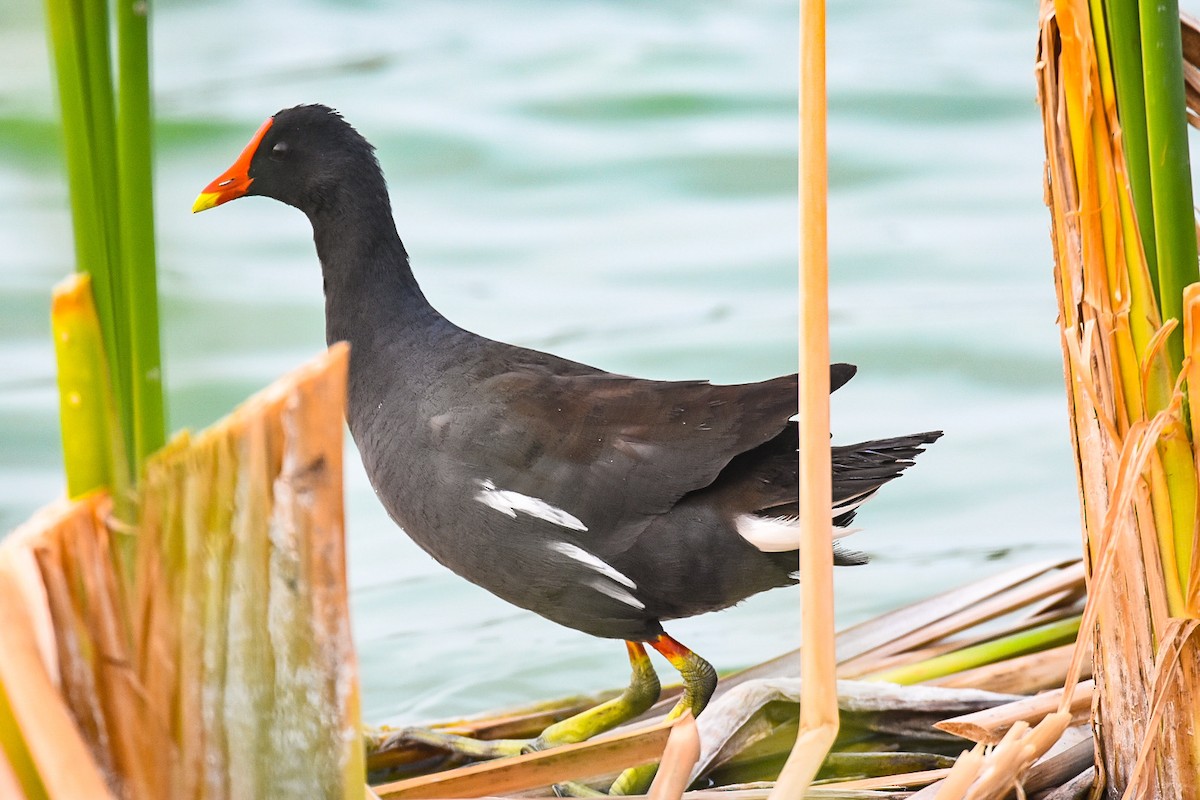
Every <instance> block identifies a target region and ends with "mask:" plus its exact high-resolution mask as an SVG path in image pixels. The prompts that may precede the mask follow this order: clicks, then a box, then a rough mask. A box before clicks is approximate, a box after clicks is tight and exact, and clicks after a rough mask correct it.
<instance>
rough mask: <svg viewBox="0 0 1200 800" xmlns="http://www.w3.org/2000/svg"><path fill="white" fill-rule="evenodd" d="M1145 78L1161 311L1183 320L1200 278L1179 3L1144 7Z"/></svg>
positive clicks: (1178, 357)
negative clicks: (1187, 291)
mask: <svg viewBox="0 0 1200 800" xmlns="http://www.w3.org/2000/svg"><path fill="white" fill-rule="evenodd" d="M1137 5H1138V14H1139V21H1140V23H1141V49H1142V75H1143V81H1144V83H1145V90H1146V142H1147V148H1148V154H1149V166H1150V191H1151V196H1152V197H1153V200H1154V241H1155V251H1156V253H1157V260H1158V289H1159V308H1160V309H1162V317H1163V319H1164V320H1167V319H1176V320H1179V321H1180V322H1182V321H1183V289H1184V287H1185V286H1187V285H1188V284H1190V283H1194V282H1196V280H1197V279H1200V269H1198V268H1197V264H1196V222H1195V216H1194V213H1193V211H1192V174H1191V162H1190V160H1189V157H1188V144H1187V118H1186V108H1187V105H1186V101H1185V94H1184V87H1183V48H1182V43H1181V36H1180V31H1179V3H1178V2H1177V0H1156V2H1146V3H1138V4H1137ZM1167 354H1168V356H1169V358H1170V361H1171V373H1172V375H1177V374H1178V373H1179V367H1180V365H1181V364H1182V362H1183V326H1182V325H1180V326H1179V327H1178V328H1176V329H1175V331H1174V332H1173V333H1172V334H1171V336H1170V338H1169V339H1168V341H1167Z"/></svg>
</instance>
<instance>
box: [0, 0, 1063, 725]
mask: <svg viewBox="0 0 1200 800" xmlns="http://www.w3.org/2000/svg"><path fill="white" fill-rule="evenodd" d="M795 6H796V4H795V3H794V2H777V1H776V0H756V1H755V0H747V1H746V2H730V0H675V1H674V2H656V3H636V2H591V3H562V2H553V1H552V0H542V1H541V2H535V1H534V0H520V2H495V0H492V2H478V1H477V2H458V3H444V2H442V3H437V2H432V0H424V1H416V2H414V1H411V0H410V2H405V3H387V2H382V1H380V2H367V1H366V0H362V1H360V2H350V1H347V2H341V3H334V2H320V1H319V0H310V1H309V2H304V3H298V4H291V5H287V6H282V5H281V4H279V3H273V2H266V0H242V1H241V2H237V3H233V2H212V3H204V4H195V3H183V2H179V1H178V0H176V1H175V2H164V3H159V4H157V5H156V8H157V11H158V13H157V17H156V20H155V26H156V27H155V48H156V58H155V69H156V82H157V97H158V111H159V114H160V124H159V128H158V131H157V132H158V175H157V178H158V182H157V198H156V200H157V206H158V213H159V218H158V233H159V241H160V244H161V270H162V274H161V284H162V292H163V313H164V323H163V324H164V336H165V351H166V353H167V358H168V365H167V382H168V388H169V402H170V414H171V420H172V425H173V426H174V427H182V426H189V427H199V426H203V425H205V424H207V423H209V422H211V421H213V420H214V419H216V418H217V417H218V416H220V415H221V414H222V413H223V412H224V411H225V410H227V409H228V408H230V407H231V406H232V405H233V404H234V403H236V402H237V401H238V400H240V399H241V398H243V397H245V396H247V395H248V394H250V393H251V392H253V391H254V390H255V389H257V388H259V387H261V386H262V385H264V384H266V383H267V382H269V381H270V380H271V379H272V378H273V377H275V376H277V375H278V374H280V373H282V372H284V371H286V370H287V369H288V368H290V367H292V366H294V365H296V364H297V363H299V362H300V361H302V360H303V359H305V358H307V357H308V356H310V355H312V354H313V353H314V352H316V351H317V350H318V349H319V348H320V347H321V346H322V345H323V324H322V301H321V284H320V278H319V269H318V265H317V262H316V257H315V254H314V252H313V249H312V244H311V238H310V231H309V229H308V226H307V222H306V221H305V220H304V218H303V217H302V215H300V214H298V213H297V212H295V211H293V210H292V209H289V208H286V207H284V206H281V205H279V204H276V203H272V202H270V201H266V200H262V199H253V200H245V201H242V202H239V203H236V204H233V205H230V206H227V207H224V208H222V209H218V210H216V211H213V212H210V213H207V214H204V215H201V216H199V217H193V216H192V215H191V214H190V213H189V210H190V205H191V202H192V200H193V198H194V197H195V195H196V193H197V191H198V190H199V189H200V188H201V187H202V186H204V185H205V184H206V183H207V182H208V181H209V180H210V179H211V178H212V177H214V176H215V175H217V174H218V173H219V172H221V171H222V170H223V169H224V168H225V167H226V166H227V165H228V164H229V163H230V162H231V161H232V160H233V158H234V156H235V155H236V154H237V153H238V152H239V151H240V149H241V148H242V146H243V145H244V144H245V142H246V140H247V139H248V138H249V136H250V134H251V133H252V132H253V131H254V130H255V128H256V127H257V126H258V125H259V123H260V122H261V121H262V119H263V118H265V117H266V116H268V115H269V114H271V113H273V112H274V111H276V110H277V109H279V108H281V107H284V106H288V105H292V104H295V103H299V102H324V103H327V104H330V105H333V106H336V107H338V108H340V109H341V110H342V111H343V112H344V113H345V114H346V116H347V118H348V119H350V120H351V121H352V122H353V123H354V124H355V125H356V126H357V127H358V128H359V129H360V130H361V131H362V132H363V133H364V135H366V136H367V137H368V138H369V139H371V140H372V141H373V142H374V143H375V144H376V145H377V146H378V148H379V156H380V160H381V161H382V163H383V166H384V168H385V171H386V172H387V175H388V178H389V180H390V183H391V188H392V198H393V205H394V207H395V212H396V217H397V221H398V223H399V226H400V232H401V236H402V237H403V238H404V240H405V242H406V244H407V246H408V248H409V250H410V252H411V253H412V256H413V259H414V264H415V269H416V272H417V276H418V278H419V279H420V280H421V282H422V284H423V286H424V288H425V290H426V293H427V294H428V295H429V296H430V298H431V299H432V301H433V302H434V304H435V305H437V306H438V307H439V308H440V309H441V310H442V311H443V312H444V313H446V314H447V315H448V316H450V317H451V318H452V319H454V320H455V321H456V322H458V323H460V324H462V325H464V326H466V327H469V328H472V329H474V330H477V331H479V332H481V333H484V334H487V335H489V336H493V337H496V338H500V339H504V340H507V341H511V342H516V343H520V344H523V345H528V346H532V347H537V348H541V349H552V350H554V351H556V352H558V353H560V354H562V355H565V356H568V357H571V358H575V359H579V360H582V361H585V362H589V363H593V364H596V365H598V366H602V367H605V368H608V369H612V370H615V371H619V372H626V373H634V374H640V375H644V376H650V377H658V378H699V377H706V378H711V379H713V380H714V381H721V382H729V381H741V380H751V379H757V378H765V377H769V376H772V375H776V374H781V373H784V372H788V371H792V370H794V363H795V356H796V351H795V347H796V346H795V338H794V337H795V322H796V319H795V318H796V300H795V287H796V278H795V262H796V201H795V196H796V177H795V174H796V155H795V151H796V112H795V106H796V101H795V93H796V85H797V79H796V69H797V34H796V27H797V18H796V14H797V12H796V8H795ZM40 14H41V4H40V3H39V2H38V0H9V2H8V3H6V5H5V10H4V11H3V12H2V13H0V152H2V154H3V155H2V157H0V203H2V207H3V212H0V319H3V320H4V323H3V326H0V409H2V416H0V530H7V529H9V528H11V527H12V526H13V525H15V524H17V523H18V522H20V521H21V520H22V519H24V518H25V517H26V516H27V515H28V514H29V513H30V512H32V511H33V510H34V509H35V508H36V507H38V506H39V505H40V504H42V503H44V502H46V501H48V500H49V499H51V498H53V497H54V496H55V495H56V494H57V493H58V492H59V491H60V490H61V484H62V480H61V478H60V474H59V452H58V451H59V443H58V438H57V437H58V434H57V429H56V419H57V412H56V405H55V404H56V397H55V393H54V387H53V372H52V366H53V365H52V357H51V347H50V341H49V335H48V323H47V320H46V316H47V307H48V297H49V290H50V287H51V285H52V284H53V283H54V282H55V281H57V280H58V279H59V278H61V277H62V276H63V275H64V274H65V272H67V271H68V270H69V269H70V268H71V250H70V232H69V219H68V216H67V207H66V197H65V186H64V179H63V173H62V168H61V165H60V162H59V151H58V147H59V145H58V141H57V138H56V136H57V134H56V132H55V128H54V124H53V119H54V112H53V104H52V95H51V83H50V77H49V73H48V68H47V66H46V65H47V58H46V54H45V48H44V36H43V33H42V30H41V18H40ZM829 24H830V31H829V55H830V63H829V83H830V101H829V102H830V148H831V198H830V217H831V218H830V226H831V229H830V247H831V257H832V274H831V297H830V302H831V311H832V331H831V335H832V346H833V352H834V355H835V357H836V358H838V359H840V360H845V361H851V362H854V363H857V364H858V365H859V366H860V373H859V375H858V377H857V378H855V380H854V381H853V382H852V383H851V384H850V385H849V386H847V387H846V388H845V389H843V390H842V391H840V392H839V393H838V394H837V396H836V397H835V401H834V404H833V424H834V430H835V437H836V439H837V440H839V441H843V442H844V441H850V440H853V439H855V438H856V437H861V438H867V437H875V436H882V435H889V434H897V433H904V432H909V431H915V430H926V429H930V428H943V429H945V431H946V437H945V438H944V439H943V440H942V441H941V442H939V443H938V444H937V445H936V446H935V447H934V449H933V450H932V451H931V452H930V453H928V454H927V455H926V456H924V457H922V459H921V461H920V464H919V465H918V466H917V468H916V469H914V470H913V471H912V473H911V474H909V475H908V476H907V477H905V478H904V479H903V480H902V481H901V482H900V483H899V484H896V485H893V486H891V487H889V488H888V490H887V491H886V492H885V494H884V496H881V497H879V498H877V499H876V500H874V501H872V503H871V504H870V505H869V506H868V508H867V509H866V510H865V511H864V512H863V513H862V515H861V516H860V523H861V525H862V526H863V527H864V528H865V530H864V531H863V532H862V533H861V534H859V535H858V536H857V537H856V542H855V546H857V547H860V548H862V549H865V550H867V551H869V552H870V553H871V554H872V557H873V563H872V564H871V565H870V566H867V567H862V568H857V569H851V570H842V571H840V572H839V573H838V585H837V586H838V614H839V617H840V619H841V620H842V621H843V622H851V621H854V620H857V619H861V618H863V617H864V616H866V615H869V614H873V613H877V612H879V611H881V610H884V609H886V608H889V607H892V606H894V605H896V604H898V603H901V602H904V601H907V600H911V599H914V598H916V597H919V596H924V595H926V594H929V593H930V592H933V591H935V590H937V589H940V588H943V587H948V586H951V585H956V584H959V583H962V582H964V581H967V580H969V579H972V578H975V577H978V576H981V575H984V574H988V573H991V572H994V571H998V570H1000V569H1002V568H1004V567H1005V566H1009V565H1011V564H1015V563H1020V562H1025V561H1029V560H1033V559H1040V558H1045V557H1054V556H1063V555H1071V554H1074V553H1075V552H1076V551H1077V550H1078V545H1077V541H1078V523H1077V512H1076V503H1075V495H1074V477H1073V468H1072V462H1071V456H1070V450H1069V444H1068V438H1067V429H1066V424H1065V413H1064V410H1065V403H1064V400H1063V397H1062V377H1061V367H1060V362H1059V352H1058V338H1057V333H1056V329H1055V327H1054V315H1055V311H1054V302H1053V283H1052V279H1051V271H1050V269H1051V267H1050V247H1049V242H1048V234H1047V228H1048V224H1049V218H1048V214H1047V212H1046V210H1045V208H1044V206H1043V204H1042V185H1041V163H1042V143H1041V130H1040V121H1039V116H1038V111H1037V107H1036V104H1035V101H1034V84H1033V56H1034V43H1035V34H1036V8H1035V4H1034V3H1032V2H1020V3H1018V2H996V1H994V0H993V1H992V2H984V1H983V0H975V1H973V2H971V1H968V2H961V3H954V4H942V3H917V2H911V3H897V2H860V3H853V4H849V3H832V4H831V8H830V20H829ZM348 446H350V447H352V445H349V444H348ZM347 466H348V469H349V471H348V478H347V483H348V487H347V488H348V526H349V535H350V548H351V572H352V574H351V579H352V584H353V597H352V599H353V604H354V615H355V628H356V633H357V639H358V646H359V653H360V657H361V660H362V670H363V681H364V684H365V702H366V713H367V716H368V718H369V719H371V720H375V721H378V720H383V719H406V720H414V719H422V718H429V717H435V716H445V715H450V714H457V713H464V712H471V711H480V710H483V709H486V708H490V707H495V706H498V705H507V704H512V703H515V702H519V701H523V700H528V699H531V698H536V697H545V696H550V695H555V694H566V693H572V692H576V691H581V690H589V689H598V688H602V687H608V686H615V685H620V684H622V683H623V682H624V681H625V679H626V674H627V667H626V664H625V658H624V655H623V651H622V649H621V648H620V647H618V646H617V645H616V644H615V643H612V642H605V641H601V640H596V639H590V638H588V637H586V636H584V635H582V634H578V633H575V632H573V631H570V630H567V629H564V628H559V627H557V626H555V625H553V624H551V623H549V622H545V621H543V620H542V619H540V618H539V617H536V616H534V615H532V614H529V613H527V612H524V611H520V610H517V609H514V608H512V607H509V606H507V605H505V604H504V603H502V602H500V601H498V600H495V599H493V598H492V597H490V596H489V595H487V594H485V593H484V592H482V591H481V590H478V589H476V588H475V587H473V586H471V585H470V584H467V583H466V582H464V581H462V580H460V579H458V578H456V577H454V576H453V575H450V574H448V573H447V572H445V571H444V570H443V569H442V568H441V567H439V566H437V565H436V564H434V563H432V562H431V561H430V560H429V559H428V558H427V557H426V556H424V554H422V553H421V552H420V551H419V550H418V549H417V548H416V547H415V546H414V545H412V544H411V543H410V542H409V541H408V540H407V539H406V538H405V537H404V536H403V535H402V534H400V533H399V532H398V531H397V530H396V529H395V528H394V527H393V525H392V524H391V523H390V522H389V520H388V519H387V517H386V515H385V514H384V512H383V511H382V509H381V508H380V507H379V506H378V505H377V503H376V501H375V498H374V496H373V494H372V492H371V490H370V488H369V487H368V485H367V482H366V480H365V478H364V476H363V475H362V473H361V469H360V468H359V466H358V463H357V460H356V459H354V458H351V459H348V461H347ZM797 596H798V592H797V591H795V590H776V591H775V592H772V593H768V594H766V595H760V596H759V597H756V598H754V599H752V600H750V601H749V602H747V603H745V604H743V605H742V606H740V607H738V608H736V609H733V610H730V611H727V612H723V613H720V614H714V615H708V616H706V617H702V618H698V619H692V620H686V621H682V622H678V623H675V624H674V625H672V626H670V630H671V632H672V633H673V634H674V635H675V636H676V637H677V638H679V639H681V640H683V641H684V642H687V643H688V644H690V645H691V646H692V647H694V648H695V649H697V650H698V651H699V652H701V653H702V654H704V655H706V656H707V657H708V658H709V659H710V660H712V661H713V662H714V663H715V664H716V665H717V666H718V667H719V668H721V669H730V668H734V667H739V666H744V665H747V664H749V663H752V662H755V661H758V660H761V659H764V658H766V657H769V656H772V655H775V654H777V653H780V652H782V651H784V650H786V649H789V648H791V647H793V646H795V643H796V641H797V638H798V625H799V612H798V608H797Z"/></svg>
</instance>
